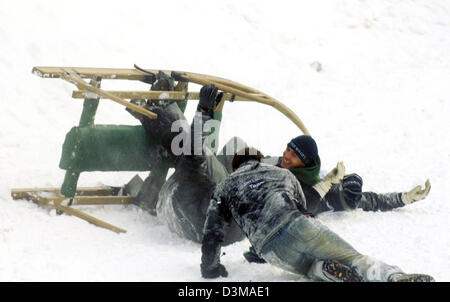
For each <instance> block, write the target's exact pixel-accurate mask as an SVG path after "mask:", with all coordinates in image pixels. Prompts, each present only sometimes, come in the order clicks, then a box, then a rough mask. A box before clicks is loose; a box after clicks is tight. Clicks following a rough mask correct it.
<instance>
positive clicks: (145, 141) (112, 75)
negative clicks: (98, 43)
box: [11, 65, 309, 233]
mask: <svg viewBox="0 0 450 302" xmlns="http://www.w3.org/2000/svg"><path fill="white" fill-rule="evenodd" d="M32 72H33V74H35V75H38V76H40V77H42V78H60V79H63V80H65V81H68V82H70V83H72V84H74V85H75V86H76V87H77V88H78V90H75V91H73V94H72V97H73V98H75V99H84V103H83V110H82V113H81V117H80V122H79V125H78V126H75V127H73V128H72V129H71V130H70V131H69V132H68V133H67V135H66V139H65V141H64V143H63V147H62V154H61V160H60V164H59V167H60V168H61V169H64V170H66V174H65V178H64V181H63V183H62V185H61V187H60V188H35V189H30V188H23V189H12V190H11V195H12V197H13V199H26V200H30V201H33V202H35V203H37V204H39V205H42V206H47V207H51V208H55V209H56V210H57V211H58V213H66V214H69V215H73V216H77V217H79V218H82V219H84V220H86V221H88V222H90V223H93V224H95V225H97V226H100V227H104V228H106V229H109V230H112V231H114V232H117V233H121V232H126V231H125V230H124V229H121V228H119V227H116V226H113V225H111V224H109V223H107V222H104V221H102V220H100V219H97V218H95V217H92V216H90V215H88V214H86V213H84V212H82V211H80V210H77V209H75V208H74V206H77V205H105V204H119V205H125V204H130V203H134V202H136V195H137V191H138V188H139V187H140V185H142V180H141V179H140V178H139V177H135V178H133V179H132V180H131V181H130V182H129V183H128V184H127V185H125V186H124V187H123V188H117V187H107V186H105V187H98V188H97V187H92V188H77V183H78V179H79V177H80V174H81V173H82V172H90V171H111V172H112V171H114V172H118V171H140V172H144V171H147V172H148V171H152V170H153V169H159V168H161V167H160V166H159V164H160V163H156V160H155V159H154V158H152V156H151V155H152V153H154V152H152V151H154V150H155V149H154V148H156V146H155V143H154V142H152V141H151V139H149V138H148V137H147V135H146V132H145V130H144V128H143V127H142V126H131V125H97V124H95V123H94V119H95V114H96V112H97V107H98V104H99V100H100V99H109V100H112V101H114V102H116V103H118V104H120V105H122V106H125V107H127V110H129V111H132V112H137V113H140V114H143V115H145V116H147V117H149V118H151V119H156V118H158V116H157V114H155V113H154V112H151V111H149V110H147V109H146V108H144V107H142V106H139V105H138V104H137V102H135V101H134V102H130V101H128V100H149V99H150V100H167V101H177V102H179V103H178V106H179V107H180V109H181V110H182V111H184V109H185V108H186V105H187V101H188V100H198V99H199V93H198V92H189V91H188V84H189V83H195V84H199V85H208V84H214V85H215V86H216V87H217V88H218V89H219V90H221V91H223V92H224V96H223V98H224V99H225V100H227V101H252V102H258V103H262V104H265V105H269V106H272V107H273V108H275V109H277V110H278V111H280V112H281V113H282V114H284V115H285V116H286V117H287V118H289V119H290V120H291V121H292V122H293V123H294V124H295V125H296V126H297V127H298V128H299V129H300V130H301V131H302V132H303V133H304V134H307V135H309V132H308V130H307V129H306V127H305V126H304V124H303V123H302V121H301V120H300V119H299V118H298V116H297V115H296V114H295V113H294V112H293V111H292V110H290V109H289V108H288V107H286V106H285V105H284V104H282V103H280V102H279V101H277V100H276V99H274V98H272V97H270V96H268V95H266V94H264V93H262V92H260V91H257V90H255V89H253V88H251V87H248V86H245V85H242V84H239V83H236V82H233V81H230V80H227V79H223V78H219V77H214V76H209V75H203V74H197V73H190V72H179V71H170V70H152V69H142V68H139V67H138V66H136V65H135V68H134V69H114V68H79V67H76V68H75V67H34V68H33V70H32ZM161 78H164V79H170V81H171V83H174V85H173V86H170V85H169V86H170V87H164V89H160V90H150V91H118V90H111V91H107V90H103V89H101V88H100V84H101V82H102V81H104V80H131V81H141V82H144V83H148V84H154V83H155V81H157V80H158V79H161ZM85 79H88V80H90V82H89V83H87V82H86V81H85ZM175 83H176V84H175ZM152 88H153V87H152Z"/></svg>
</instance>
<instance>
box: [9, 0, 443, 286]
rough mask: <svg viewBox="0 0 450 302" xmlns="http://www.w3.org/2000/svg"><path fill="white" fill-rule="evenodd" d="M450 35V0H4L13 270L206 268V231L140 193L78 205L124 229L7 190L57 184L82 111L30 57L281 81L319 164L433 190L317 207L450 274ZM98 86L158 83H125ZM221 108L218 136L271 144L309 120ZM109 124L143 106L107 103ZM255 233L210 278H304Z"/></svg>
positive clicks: (93, 181) (372, 185)
mask: <svg viewBox="0 0 450 302" xmlns="http://www.w3.org/2000/svg"><path fill="white" fill-rule="evenodd" d="M449 33H450V2H449V1H440V0H416V1H413V0H404V1H390V0H379V1H363V0H359V1H358V0H339V1H336V0H327V1H261V0H254V1H214V2H211V1H206V0H195V1H194V0H188V1H138V0H128V1H125V2H124V1H110V0H109V1H103V0H101V1H100V0H98V1H87V0H78V1H50V0H43V1H25V0H16V1H13V2H12V1H7V0H0V45H1V52H0V78H1V80H2V85H1V87H2V88H1V89H0V110H1V120H0V171H1V176H0V177H1V180H2V181H1V184H0V281H168V282H171V281H205V280H204V279H202V277H201V274H200V267H199V265H200V258H201V251H200V245H199V244H197V243H193V242H190V241H187V240H185V239H182V238H179V237H177V236H176V235H175V234H173V233H171V232H170V231H169V229H168V227H167V226H166V225H165V224H164V222H163V220H162V219H161V218H160V217H154V216H151V215H150V214H148V213H147V212H144V211H142V210H141V209H139V208H138V207H136V206H133V205H130V206H113V205H110V206H91V207H86V206H85V207H77V208H78V209H81V210H83V211H85V212H87V213H88V214H91V215H93V216H95V217H97V218H99V219H103V220H105V221H107V222H109V223H111V224H113V225H116V226H118V227H121V228H123V229H126V230H127V233H123V234H116V233H114V232H111V231H109V230H106V229H102V228H99V227H96V226H94V225H92V224H89V223H87V222H86V221H84V220H82V219H79V218H76V217H73V216H68V215H57V214H56V212H55V210H49V209H46V208H42V207H38V206H37V205H36V204H34V203H31V202H28V201H25V200H13V199H12V198H11V189H12V188H24V187H59V186H60V185H61V183H62V180H63V178H64V173H65V171H64V170H61V169H59V168H58V164H59V159H60V155H61V147H62V143H63V141H64V137H65V135H66V133H67V132H68V131H69V130H70V129H71V127H72V126H74V125H77V124H78V122H79V117H80V113H81V109H82V100H77V99H72V98H71V93H72V91H73V90H74V89H75V86H73V85H71V84H70V83H67V82H64V81H62V80H59V79H48V78H44V79H43V78H40V77H38V76H36V75H34V74H32V72H31V70H32V68H33V66H78V67H114V68H132V66H133V64H137V65H139V66H141V67H144V68H149V69H166V70H181V71H191V72H196V73H203V74H210V75H214V76H220V77H223V78H227V79H231V80H234V81H237V82H239V83H242V84H245V85H247V86H250V87H253V88H256V89H258V90H260V91H263V92H265V93H267V94H268V95H271V96H273V97H274V98H276V99H277V100H279V101H281V102H282V103H284V104H285V105H287V106H288V107H289V108H291V109H292V110H293V111H294V112H296V113H297V115H298V116H299V117H300V118H301V119H302V121H303V122H304V123H305V125H306V127H307V128H308V130H309V131H310V132H311V134H312V135H313V136H314V137H315V139H316V141H317V143H318V145H319V152H320V155H321V159H322V169H323V170H324V171H323V172H326V171H329V170H331V169H332V168H333V167H334V166H335V165H336V163H337V162H338V161H340V160H342V161H344V163H345V166H346V172H347V173H353V172H355V173H358V174H359V175H361V176H362V177H363V179H364V190H366V191H375V192H396V191H406V190H409V189H412V188H413V187H414V186H416V185H419V184H420V185H424V183H425V180H426V179H427V178H429V179H430V181H431V185H432V188H431V192H430V194H429V196H428V197H427V198H426V199H425V200H423V201H419V202H417V203H414V204H412V205H410V206H407V207H404V208H400V209H396V210H394V211H392V212H383V213H382V212H363V211H362V210H356V211H352V212H344V213H325V214H322V215H320V216H319V217H318V219H319V220H320V221H321V222H323V223H324V224H325V225H327V226H328V227H330V228H331V229H332V230H334V231H335V232H336V233H338V234H339V235H341V237H343V238H344V239H346V240H347V241H348V242H350V243H351V244H352V245H353V246H354V247H355V248H356V249H357V250H358V251H360V252H361V253H364V254H367V255H370V256H372V257H375V258H378V259H380V260H383V261H385V262H387V263H389V264H394V265H397V266H399V267H401V268H402V269H403V270H404V271H406V272H421V273H427V274H430V275H432V276H433V277H435V279H436V280H437V281H450V236H449V231H450V222H449V220H450V200H448V199H449V196H450V189H449V188H450V186H449V185H448V182H449V180H450V179H449V173H448V169H449V168H450V165H449V163H450V161H449V160H450V135H449V132H450V131H449V130H450V124H449V116H450V105H449V104H450V85H449V80H450V34H449ZM102 87H103V88H104V89H116V90H119V89H145V90H147V89H148V85H146V84H143V83H133V82H129V81H120V80H109V81H106V80H105V81H104V82H103V83H102ZM199 88H200V87H199V86H197V85H191V90H192V91H198V89H199ZM195 106H196V102H195V101H194V102H193V103H192V104H191V105H189V106H188V110H187V114H186V115H187V118H188V119H189V120H190V119H191V118H192V116H193V112H194V110H195ZM223 116H224V118H223V123H222V129H221V134H220V138H221V143H222V144H223V143H225V142H226V141H227V140H228V139H229V138H231V137H232V136H234V135H239V136H240V137H242V138H243V139H245V140H246V141H247V142H248V143H249V144H250V145H252V146H254V147H257V148H258V149H260V150H261V151H262V152H263V153H264V154H267V155H269V154H270V155H281V153H282V151H283V150H284V148H285V145H286V143H287V142H288V141H289V140H290V139H291V138H293V137H295V136H297V135H299V134H300V130H299V129H298V128H297V127H296V126H295V125H294V124H293V123H292V122H291V121H289V120H288V119H287V118H285V117H284V116H283V115H282V114H281V113H279V112H277V111H276V110H275V109H273V108H271V107H269V106H265V105H262V104H257V103H244V102H237V101H236V102H234V103H227V104H225V108H224V111H223ZM96 123H97V124H129V125H135V124H137V121H136V120H135V119H134V118H133V117H132V116H131V115H129V114H128V113H127V112H126V111H125V110H124V107H123V106H121V105H119V104H117V103H114V102H112V101H109V100H102V101H101V103H100V106H99V109H98V113H97V116H96ZM135 174H136V173H133V172H110V173H105V172H102V173H101V172H90V173H82V174H81V177H80V181H79V185H80V186H97V185H104V184H105V185H116V186H121V185H123V184H125V183H127V182H128V181H129V180H130V179H131V178H132V177H133V176H134V175H135ZM139 175H140V176H141V177H142V178H145V177H146V175H147V173H139ZM248 246H249V243H248V241H247V240H244V241H242V242H239V243H236V244H234V245H231V246H228V247H225V248H223V251H224V252H225V255H224V256H223V257H222V263H223V264H224V265H225V266H226V268H227V270H228V272H229V276H228V278H220V279H216V280H213V281H308V280H307V279H305V278H304V277H302V276H298V275H295V274H292V273H288V272H285V271H283V270H281V269H278V268H275V267H273V266H271V265H269V264H250V263H247V262H246V261H245V259H244V258H243V256H242V253H243V252H244V251H246V250H247V249H248Z"/></svg>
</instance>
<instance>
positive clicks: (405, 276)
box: [388, 274, 435, 282]
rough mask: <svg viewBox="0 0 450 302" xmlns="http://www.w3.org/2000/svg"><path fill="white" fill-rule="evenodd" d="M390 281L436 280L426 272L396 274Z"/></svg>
mask: <svg viewBox="0 0 450 302" xmlns="http://www.w3.org/2000/svg"><path fill="white" fill-rule="evenodd" d="M388 281H389V282H435V280H434V278H433V277H431V276H429V275H425V274H394V275H391V276H390V277H389V279H388Z"/></svg>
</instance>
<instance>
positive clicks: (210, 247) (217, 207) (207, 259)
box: [200, 191, 231, 278]
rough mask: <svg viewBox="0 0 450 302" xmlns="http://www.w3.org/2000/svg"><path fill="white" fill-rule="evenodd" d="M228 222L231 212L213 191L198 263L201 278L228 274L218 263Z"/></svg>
mask: <svg viewBox="0 0 450 302" xmlns="http://www.w3.org/2000/svg"><path fill="white" fill-rule="evenodd" d="M216 192H217V191H216ZM230 222H231V213H230V212H229V210H228V208H227V205H226V204H225V202H224V200H223V199H222V198H220V197H219V195H218V194H217V193H215V194H214V196H213V198H212V199H211V203H210V205H209V207H208V212H207V216H206V221H205V227H204V230H203V240H202V263H201V265H200V269H201V273H202V277H203V278H217V277H227V276H228V272H227V270H226V269H225V267H224V266H223V265H222V264H220V249H221V244H222V242H223V240H224V238H225V234H226V231H227V228H228V227H229V224H230Z"/></svg>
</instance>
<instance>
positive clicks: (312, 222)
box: [260, 216, 401, 281]
mask: <svg viewBox="0 0 450 302" xmlns="http://www.w3.org/2000/svg"><path fill="white" fill-rule="evenodd" d="M260 256H261V257H262V258H263V259H264V260H266V261H267V262H268V263H270V264H273V265H275V266H278V267H280V268H282V269H285V270H287V271H290V272H293V273H297V274H302V275H308V273H309V272H310V268H311V267H312V265H313V264H314V263H315V262H316V261H319V260H325V259H330V260H335V261H338V262H340V263H342V264H345V265H347V266H350V267H353V268H355V269H356V270H357V272H358V273H359V274H360V275H361V276H362V277H363V278H364V279H365V280H366V281H387V280H388V277H389V276H390V275H391V274H393V273H398V272H401V270H400V269H399V268H398V267H395V266H391V265H388V264H386V263H383V262H381V261H379V260H376V259H373V258H371V257H368V256H365V255H362V254H360V253H358V252H357V251H356V250H355V249H354V248H353V247H352V246H351V245H350V244H349V243H347V242H346V241H345V240H343V239H342V238H340V237H339V236H338V235H337V234H336V233H334V232H332V231H331V230H330V229H328V227H326V226H325V225H323V224H321V223H320V222H319V221H318V220H316V219H314V218H309V217H307V216H300V217H298V218H296V219H294V220H293V221H292V222H289V223H288V224H287V225H286V226H284V227H283V228H282V229H280V231H278V233H276V234H275V235H273V236H272V238H270V239H269V241H268V242H267V243H265V244H264V246H263V247H262V249H261V252H260Z"/></svg>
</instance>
